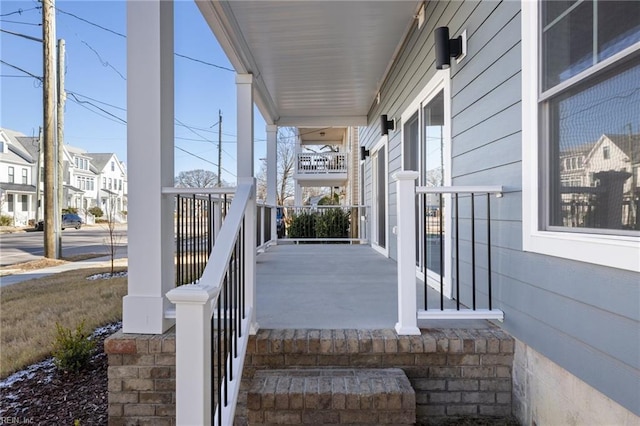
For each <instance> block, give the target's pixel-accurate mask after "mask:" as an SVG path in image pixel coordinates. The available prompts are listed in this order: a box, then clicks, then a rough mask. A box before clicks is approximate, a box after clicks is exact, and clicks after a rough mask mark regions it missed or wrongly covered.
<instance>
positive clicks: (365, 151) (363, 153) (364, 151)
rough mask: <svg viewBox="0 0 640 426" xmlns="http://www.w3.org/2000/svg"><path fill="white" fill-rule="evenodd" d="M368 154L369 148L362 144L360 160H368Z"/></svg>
mask: <svg viewBox="0 0 640 426" xmlns="http://www.w3.org/2000/svg"><path fill="white" fill-rule="evenodd" d="M368 156H369V150H368V149H366V148H365V147H364V146H361V147H360V160H366V159H367V157H368Z"/></svg>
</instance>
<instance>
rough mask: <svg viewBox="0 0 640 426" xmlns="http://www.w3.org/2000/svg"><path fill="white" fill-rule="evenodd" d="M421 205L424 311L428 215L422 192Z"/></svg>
mask: <svg viewBox="0 0 640 426" xmlns="http://www.w3.org/2000/svg"><path fill="white" fill-rule="evenodd" d="M422 206H423V211H422V214H423V215H424V230H423V231H424V232H423V233H422V245H423V247H422V270H423V271H424V283H423V284H424V309H425V311H426V310H427V309H428V306H427V288H428V287H429V286H428V285H427V258H428V256H427V253H428V251H427V244H428V239H427V232H428V230H429V215H428V214H427V194H422Z"/></svg>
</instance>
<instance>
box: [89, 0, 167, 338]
mask: <svg viewBox="0 0 640 426" xmlns="http://www.w3.org/2000/svg"><path fill="white" fill-rule="evenodd" d="M173 86H174V78H173V1H165V0H147V1H130V2H127V159H128V161H129V166H128V168H127V169H128V180H129V195H130V201H129V207H128V209H129V210H128V211H129V213H128V216H129V217H128V219H129V228H128V229H129V230H128V239H129V245H128V256H129V272H128V276H129V284H128V292H127V296H125V298H124V303H123V325H122V327H123V331H124V332H125V333H147V334H161V333H163V332H164V331H166V330H167V329H168V328H169V327H170V326H171V325H172V321H168V320H165V318H164V313H165V310H166V308H167V307H168V306H170V304H169V301H168V300H167V299H166V297H165V295H166V293H167V292H168V291H169V290H170V289H171V288H173V287H174V282H173V280H174V276H173V275H174V271H173V269H174V262H173V250H174V248H173V244H174V241H173V237H174V235H173V199H172V198H171V197H163V196H162V194H161V188H162V187H163V186H173V179H174V170H173V150H174V143H173V136H174V134H173V121H174V106H173V104H174V99H173V90H174V89H173ZM100 184H101V182H100ZM100 187H101V185H100ZM98 192H99V191H98Z"/></svg>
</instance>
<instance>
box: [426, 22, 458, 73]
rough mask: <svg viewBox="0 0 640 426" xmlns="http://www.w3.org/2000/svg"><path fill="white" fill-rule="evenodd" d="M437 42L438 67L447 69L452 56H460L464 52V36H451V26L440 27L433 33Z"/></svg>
mask: <svg viewBox="0 0 640 426" xmlns="http://www.w3.org/2000/svg"><path fill="white" fill-rule="evenodd" d="M433 35H434V37H435V42H436V68H437V69H439V70H444V69H447V68H449V67H450V66H451V58H459V57H460V56H461V55H462V53H463V46H462V36H458V37H457V38H452V39H450V38H449V27H438V28H436V29H435V31H434V33H433Z"/></svg>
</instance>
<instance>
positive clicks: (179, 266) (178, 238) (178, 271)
mask: <svg viewBox="0 0 640 426" xmlns="http://www.w3.org/2000/svg"><path fill="white" fill-rule="evenodd" d="M181 208H182V204H181V201H180V194H177V195H176V256H177V258H176V286H179V285H180V284H182V279H181V273H182V261H181V256H182V250H181V247H180V246H181V245H182V235H181V232H180V226H181V223H180V209H181Z"/></svg>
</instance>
